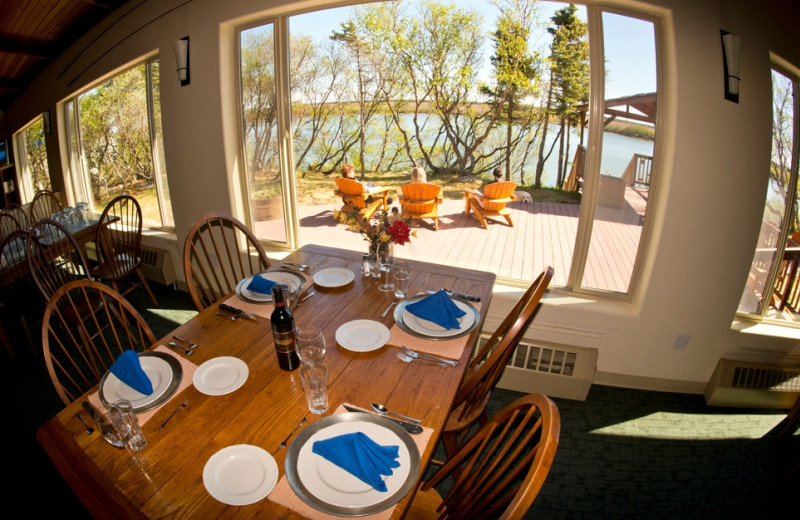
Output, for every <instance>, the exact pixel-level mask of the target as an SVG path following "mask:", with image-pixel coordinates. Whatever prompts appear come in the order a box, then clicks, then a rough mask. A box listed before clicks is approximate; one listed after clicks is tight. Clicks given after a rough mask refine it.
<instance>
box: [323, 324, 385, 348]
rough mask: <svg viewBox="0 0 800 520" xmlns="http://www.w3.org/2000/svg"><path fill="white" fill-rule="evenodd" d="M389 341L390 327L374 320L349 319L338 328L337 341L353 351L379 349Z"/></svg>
mask: <svg viewBox="0 0 800 520" xmlns="http://www.w3.org/2000/svg"><path fill="white" fill-rule="evenodd" d="M387 341H389V329H388V328H387V327H386V325H384V324H383V323H380V322H377V321H373V320H353V321H348V322H347V323H345V324H343V325H342V326H341V327H339V328H338V329H336V342H337V343H339V345H341V346H343V347H344V348H346V349H347V350H352V351H353V352H370V351H372V350H378V349H379V348H381V347H382V346H384V345H386V342H387Z"/></svg>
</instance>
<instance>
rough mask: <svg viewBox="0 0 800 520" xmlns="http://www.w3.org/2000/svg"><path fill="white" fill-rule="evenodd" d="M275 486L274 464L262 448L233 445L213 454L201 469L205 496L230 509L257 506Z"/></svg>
mask: <svg viewBox="0 0 800 520" xmlns="http://www.w3.org/2000/svg"><path fill="white" fill-rule="evenodd" d="M277 483H278V464H277V463H276V462H275V459H274V458H273V457H272V455H270V454H269V453H267V452H266V450H264V449H263V448H259V447H258V446H252V445H250V444H235V445H233V446H228V447H227V448H222V449H221V450H219V451H218V452H216V453H215V454H213V455H212V456H211V457H210V458H209V459H208V462H206V465H205V467H204V468H203V485H204V486H205V487H206V490H207V491H208V493H209V494H210V495H211V496H212V497H214V498H216V499H217V500H219V501H220V502H222V503H223V504H228V505H231V506H244V505H247V504H253V503H255V502H258V501H259V500H261V499H262V498H264V497H266V496H267V495H269V493H270V491H272V489H273V488H274V487H275V484H277Z"/></svg>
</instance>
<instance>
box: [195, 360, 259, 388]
mask: <svg viewBox="0 0 800 520" xmlns="http://www.w3.org/2000/svg"><path fill="white" fill-rule="evenodd" d="M249 373H250V370H249V369H248V368H247V363H245V362H244V361H242V360H241V359H239V358H235V357H230V356H221V357H215V358H213V359H209V360H208V361H206V362H205V363H203V364H202V365H200V366H199V367H197V370H195V372H194V376H193V377H192V383H194V386H195V388H197V390H199V391H200V392H202V393H204V394H206V395H225V394H229V393H231V392H233V391H234V390H237V389H239V387H241V386H242V385H243V384H244V382H245V381H247V376H248V374H249Z"/></svg>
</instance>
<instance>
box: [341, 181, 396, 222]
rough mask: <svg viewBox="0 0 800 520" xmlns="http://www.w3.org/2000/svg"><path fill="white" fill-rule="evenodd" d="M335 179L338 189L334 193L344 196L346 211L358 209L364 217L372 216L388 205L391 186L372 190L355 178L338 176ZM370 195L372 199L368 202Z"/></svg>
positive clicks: (343, 208) (350, 211) (344, 210)
mask: <svg viewBox="0 0 800 520" xmlns="http://www.w3.org/2000/svg"><path fill="white" fill-rule="evenodd" d="M335 181H336V188H337V189H336V191H334V194H336V195H337V196H338V197H342V200H343V201H344V205H343V206H342V211H343V212H345V213H352V212H353V211H356V210H357V211H359V212H360V213H361V215H362V216H363V217H364V218H370V217H371V216H372V214H373V213H375V212H376V211H378V210H379V209H381V208H386V207H388V204H387V202H386V199H387V197H388V196H389V188H379V189H375V190H372V191H370V190H368V189H367V187H366V186H364V185H363V184H361V183H360V182H358V181H356V180H353V179H345V178H344V177H337V178H336V179H335ZM370 197H372V200H371V201H370V202H367V199H368V198H370Z"/></svg>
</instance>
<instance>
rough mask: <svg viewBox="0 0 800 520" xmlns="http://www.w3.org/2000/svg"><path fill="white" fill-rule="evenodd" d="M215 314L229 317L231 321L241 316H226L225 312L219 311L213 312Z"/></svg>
mask: <svg viewBox="0 0 800 520" xmlns="http://www.w3.org/2000/svg"><path fill="white" fill-rule="evenodd" d="M215 314H216V315H217V316H222V317H223V318H230V319H231V321H236V320H238V319H239V318H241V316H228V315H227V314H222V313H221V312H217V313H215Z"/></svg>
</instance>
